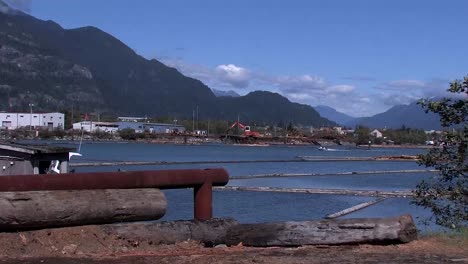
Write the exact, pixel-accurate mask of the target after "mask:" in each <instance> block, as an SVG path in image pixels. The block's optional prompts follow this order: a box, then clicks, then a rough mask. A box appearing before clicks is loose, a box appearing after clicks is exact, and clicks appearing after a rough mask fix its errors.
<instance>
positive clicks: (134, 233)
mask: <svg viewBox="0 0 468 264" xmlns="http://www.w3.org/2000/svg"><path fill="white" fill-rule="evenodd" d="M237 225H238V223H237V221H236V220H234V219H232V218H213V219H210V220H207V221H197V220H180V221H170V222H140V223H123V224H112V225H103V226H101V227H100V228H101V229H102V230H103V231H104V232H106V233H107V234H112V235H117V236H118V237H120V238H122V239H131V240H143V241H151V242H152V243H153V244H174V243H177V242H182V241H186V240H195V241H199V242H201V243H203V244H205V245H207V246H212V245H217V244H225V237H226V235H227V233H226V232H227V231H228V230H229V229H230V228H231V227H234V226H237Z"/></svg>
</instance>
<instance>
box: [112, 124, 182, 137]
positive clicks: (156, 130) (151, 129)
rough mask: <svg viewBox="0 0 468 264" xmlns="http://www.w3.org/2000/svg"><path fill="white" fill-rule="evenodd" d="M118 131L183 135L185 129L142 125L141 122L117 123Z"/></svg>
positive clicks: (173, 126) (180, 126) (179, 126)
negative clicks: (128, 129)
mask: <svg viewBox="0 0 468 264" xmlns="http://www.w3.org/2000/svg"><path fill="white" fill-rule="evenodd" d="M116 124H117V125H118V127H119V130H122V129H126V128H130V129H133V130H135V132H137V133H141V132H149V133H155V134H168V133H183V132H185V127H184V126H182V125H175V124H163V123H143V122H117V123H116Z"/></svg>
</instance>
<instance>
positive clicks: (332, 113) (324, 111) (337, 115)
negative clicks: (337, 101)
mask: <svg viewBox="0 0 468 264" xmlns="http://www.w3.org/2000/svg"><path fill="white" fill-rule="evenodd" d="M314 108H315V110H316V111H317V112H319V114H320V116H322V117H325V118H327V119H330V120H332V121H334V122H336V123H338V124H340V125H344V124H346V123H349V122H351V121H352V120H354V119H355V117H352V116H350V115H347V114H345V113H342V112H339V111H337V110H336V109H334V108H332V107H329V106H325V105H318V106H315V107H314Z"/></svg>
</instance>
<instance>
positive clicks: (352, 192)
mask: <svg viewBox="0 0 468 264" xmlns="http://www.w3.org/2000/svg"><path fill="white" fill-rule="evenodd" d="M214 190H216V191H244V192H281V193H307V194H334V195H355V196H376V197H411V196H413V195H414V194H413V192H412V191H411V190H408V191H380V190H350V189H316V188H280V187H244V186H220V187H215V188H214Z"/></svg>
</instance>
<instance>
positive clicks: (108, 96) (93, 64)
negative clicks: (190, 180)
mask: <svg viewBox="0 0 468 264" xmlns="http://www.w3.org/2000/svg"><path fill="white" fill-rule="evenodd" d="M218 96H219V93H218ZM31 103H32V104H34V110H35V111H64V110H69V109H70V108H71V107H75V109H76V110H79V111H82V112H84V111H86V112H91V111H99V112H101V113H111V114H113V115H147V116H166V117H174V118H178V119H183V118H188V119H190V118H192V114H193V111H194V109H198V113H199V117H200V118H201V119H208V118H209V119H219V120H235V119H237V118H238V117H239V118H241V120H242V121H243V122H257V123H265V124H272V123H276V122H280V121H282V122H291V123H294V124H303V125H313V126H322V125H333V124H335V123H334V122H332V121H330V120H328V119H325V118H322V117H321V116H320V115H319V114H318V113H317V112H316V111H315V110H314V109H313V108H312V107H311V106H308V105H304V104H298V103H293V102H290V101H289V100H288V99H286V98H285V97H283V96H281V95H279V94H276V93H271V92H264V91H256V92H252V93H249V94H247V95H245V96H237V97H236V96H235V95H234V96H233V94H230V95H229V96H221V97H217V96H216V95H215V94H214V93H213V91H212V90H211V89H210V88H209V87H207V86H206V85H205V84H203V83H202V82H201V81H199V80H196V79H193V78H190V77H187V76H184V75H183V74H181V73H180V72H179V71H177V70H176V69H174V68H171V67H168V66H166V65H164V64H163V63H161V62H159V61H158V60H155V59H151V60H148V59H146V58H144V57H142V56H140V55H138V54H136V53H135V52H134V51H133V50H132V49H130V48H129V47H128V46H127V45H125V44H124V43H122V42H121V41H120V40H118V39H117V38H115V37H113V36H112V35H110V34H108V33H106V32H104V31H102V30H100V29H98V28H95V27H82V28H76V29H64V28H62V27H61V26H60V25H58V24H57V23H55V22H53V21H43V20H40V19H37V18H34V17H32V16H30V15H27V14H25V13H22V12H20V11H14V10H12V9H11V8H9V7H8V6H7V5H6V4H5V3H4V2H2V1H1V0H0V111H25V110H29V104H31Z"/></svg>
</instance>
